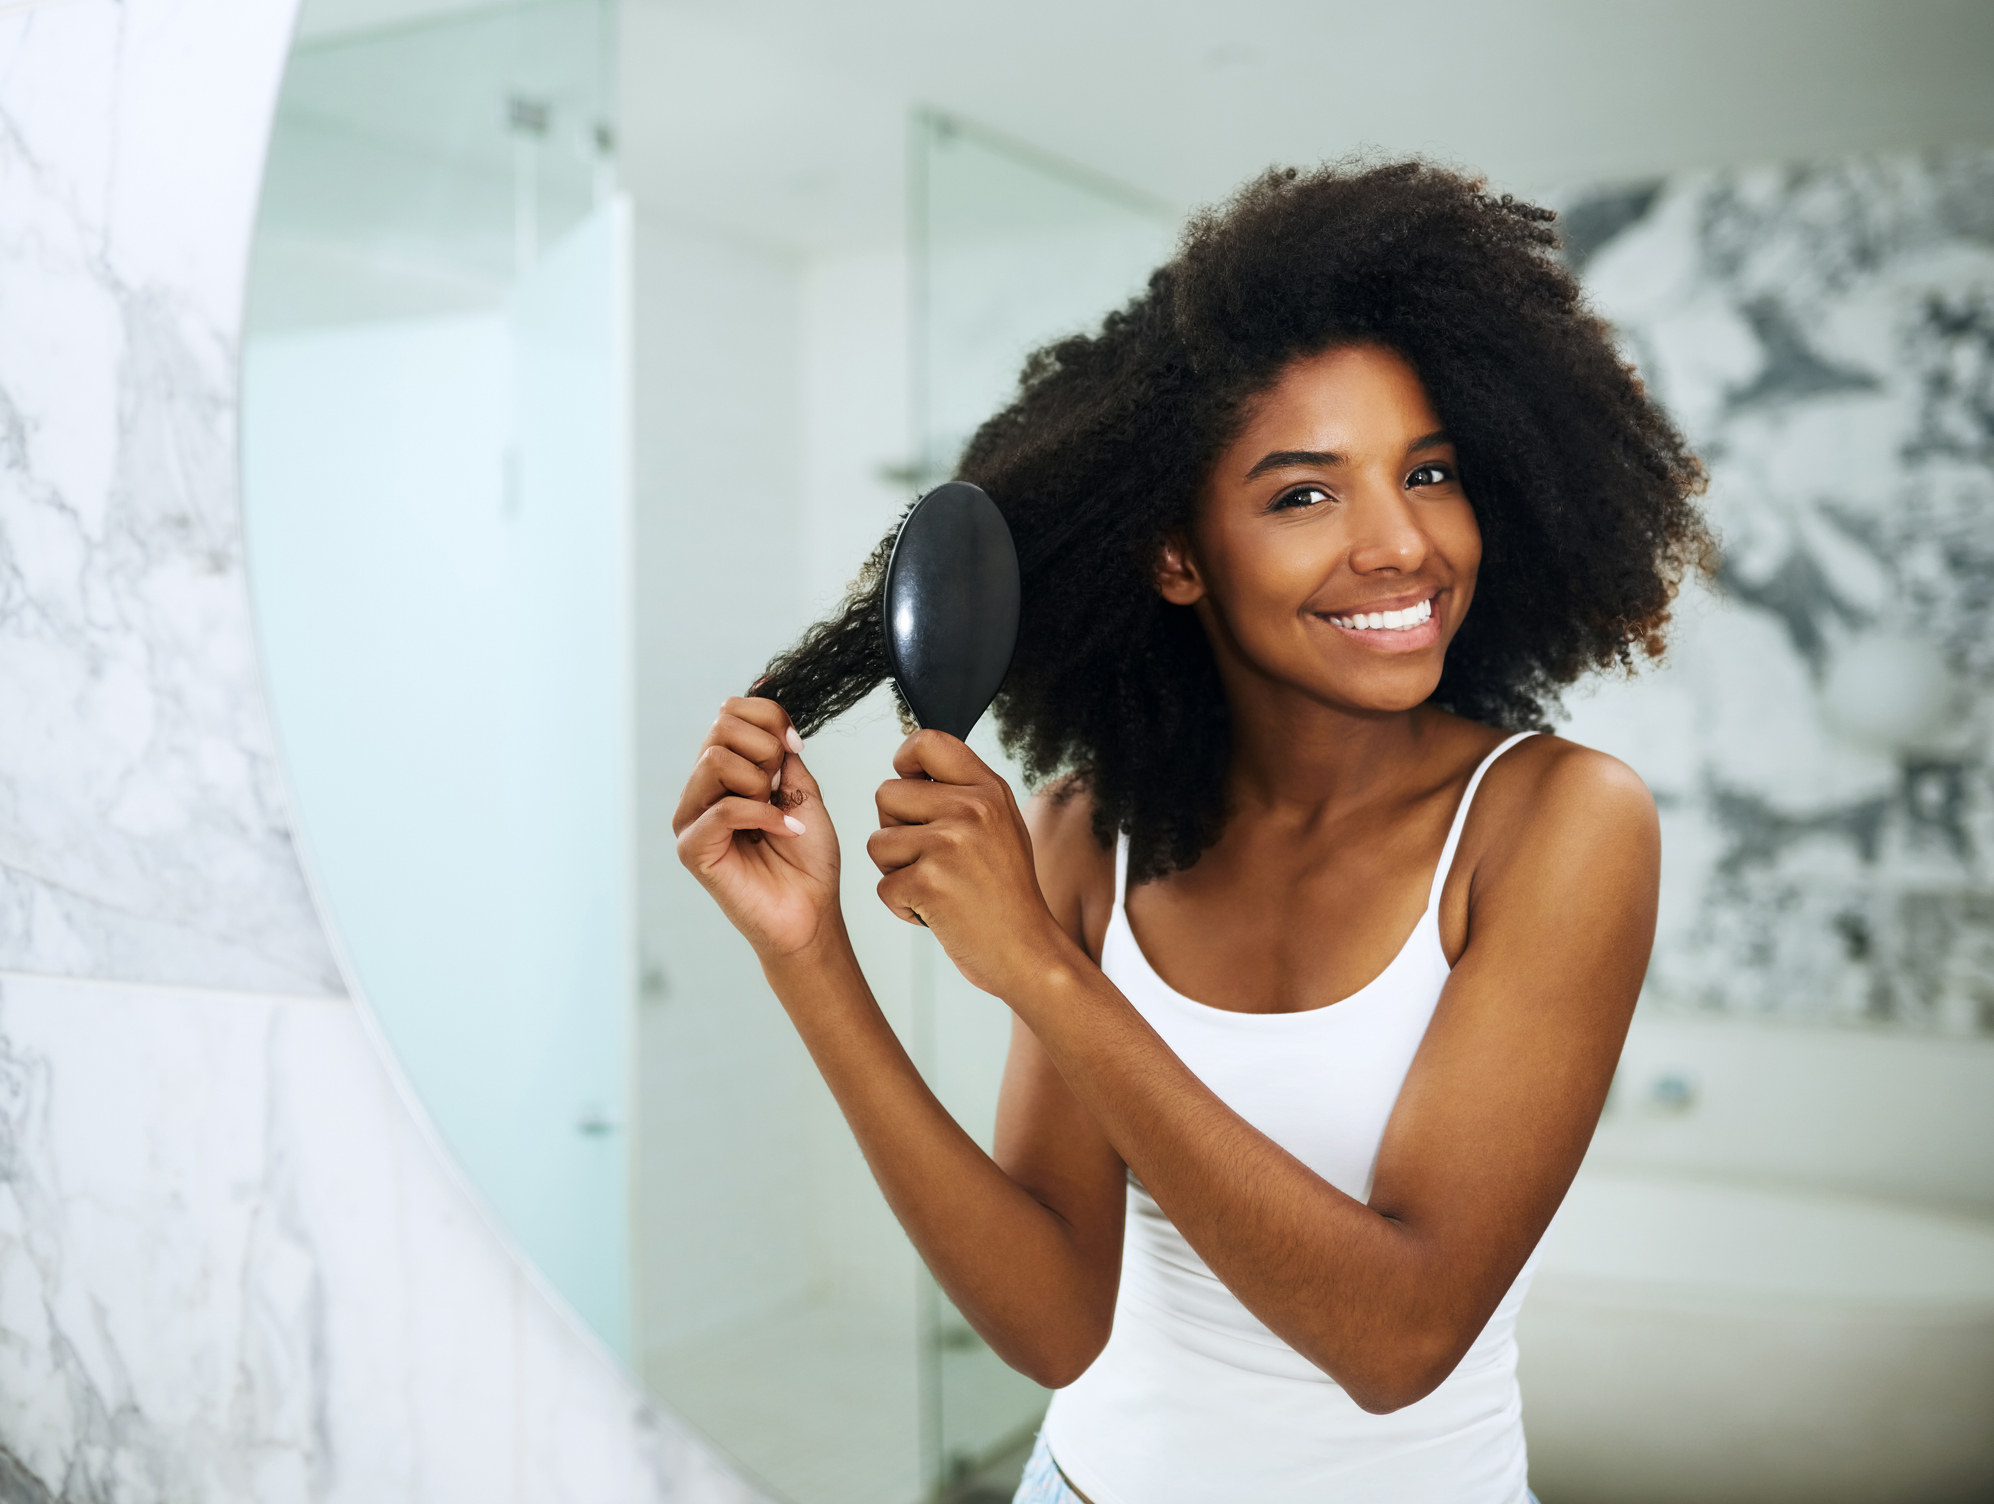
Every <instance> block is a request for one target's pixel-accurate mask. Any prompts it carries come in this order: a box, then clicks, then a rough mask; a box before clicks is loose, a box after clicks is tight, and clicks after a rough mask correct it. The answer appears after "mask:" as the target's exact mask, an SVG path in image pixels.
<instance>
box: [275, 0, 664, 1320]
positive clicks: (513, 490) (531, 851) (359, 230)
mask: <svg viewBox="0 0 1994 1504" xmlns="http://www.w3.org/2000/svg"><path fill="white" fill-rule="evenodd" d="M608 40H609V38H608V26H607V12H606V11H605V9H604V8H603V7H602V6H601V5H599V4H597V3H595V0H577V3H565V4H552V5H544V6H537V7H532V8H525V9H519V10H509V11H501V12H490V11H484V12H480V13H478V14H477V15H476V16H475V17H473V18H470V19H464V20H453V21H447V22H442V23H436V24H425V25H418V26H410V27H403V28H398V29H394V30H390V31H381V32H374V33H368V34H365V35H361V36H357V37H345V38H341V39H338V40H331V41H325V42H319V43H313V44H308V45H305V46H302V47H300V48H299V49H298V51H297V52H296V54H295V55H294V57H293V59H292V64H291V68H290V71H289V73H288V75H287V78H286V82H285V89H284V94H283V97H282V101H281V104H280V106H279V111H278V122H277V130H276V135H275V139H274V142H273V146H272V151H271V160H270V167H269V172H268V178H267V182H266V187H265V194H264V202H263V209H262V217H261V222H260V226H259V233H258V241H257V248H256V261H255V271H254V276H253V281H252V293H251V302H250V310H251V317H250V330H249V337H248V341H247V346H246V351H245V357H244V400H243V462H244V487H245V490H244V506H245V513H246V521H247V530H248V540H249V555H250V572H251V580H252V583H253V586H254V590H255V596H256V606H257V615H258V623H259V630H260V633H261V636H262V643H263V650H264V662H265V665H266V671H267V674H268V678H269V684H270V694H271V703H272V706H273V709H274V713H275V716H276V720H277V724H278V730H279V734H280V738H281V741H282V744H283V747H284V752H285V757H286V761H287V764H288V768H289V772H290V778H291V786H292V791H293V793H294V796H295V799H296V804H297V812H298V815H299V820H300V825H301V828H302V833H303V838H304V841H305V844H306V846H307V848H308V853H309V857H310V862H311V866H312V870H313V871H314V873H315V875H316V878H317V881H318V883H319V885H320V888H321V891H322V894H323V897H324V899H325V901H326V902H327V904H328V905H329V907H330V909H331V911H332V914H333V916H334V918H335V920H336V926H337V930H338V933H339V935H340V937H341V939H342V941H343V943H344V945H345V947H346V950H347V952H348V955H349V957H350V960H351V962H352V966H353V969H354V972H355V974H356V975H357V977H358V979H359V981H360V984H361V986H362V988H363V990H364V993H365V995H366V998H367V1001H368V1002H369V1003H370V1004H371V1005H372V1008H373V1011H374V1014H375V1016H376V1017H377V1018H378V1020H379V1022H380V1026H381V1028H382V1030H383V1032H384V1033H385V1034H386V1036H387V1038H388V1041H389V1042H390V1043H391V1044H392V1045H393V1047H394V1050H395V1054H396V1057H397V1059H398V1060H399V1061H400V1063H401V1066H402V1069H403V1070H404V1072H405V1073H406V1075H407V1077H408V1080H409V1082H410V1084H411V1085H412V1086H413V1087H414V1089H415V1091H416V1093H417V1094H418V1095H419V1096H420V1097H421V1099H422V1101H423V1104H424V1106H425V1107H426V1108H427V1110H428V1112H429V1114H430V1116H431V1118H432V1119H433V1121H434V1122H435V1124H436V1126H437V1128H438V1130H439V1131H440V1133H441V1134H442V1137H443V1138H444V1139H445V1141H446V1142H447V1143H448V1144H449V1146H450V1148H451V1150H452V1151H453V1152H454V1153H455V1155H456V1157H457V1160H458V1162H459V1163H460V1164H461V1165H462V1166H463V1168H464V1169H465V1171H466V1172H467V1174H468V1175H469V1177H470V1179H471V1180H472V1182H473V1183H474V1184H475V1185H476V1187H477V1188H478V1190H479V1191H480V1192H481V1193H482V1194H483V1196H484V1197H485V1199H486V1201H487V1202H488V1203H489V1205H490V1206H491V1207H492V1209H493V1210H494V1211H495V1212H496V1214H497V1215H498V1216H499V1218H500V1219H501V1220H502V1221H503V1223H504V1224H505V1225H506V1226H507V1227H508V1228H509V1229H510V1231H511V1232H512V1234H513V1235H514V1236H515V1237H516V1238H517V1239H518V1240H519V1243H520V1245H521V1246H522V1248H523V1249H524V1250H525V1252H526V1253H527V1254H528V1255H529V1256H530V1257H531V1258H532V1259H533V1261H534V1262H535V1264H536V1265H537V1266H538V1267H539V1268H540V1269H541V1270H542V1271H543V1272H544V1273H545V1274H546V1275H547V1276H548V1278H549V1279H550V1280H551V1281H552V1282H553V1283H554V1285H555V1286H556V1287H557V1288H558V1289H559V1290H560V1291H561V1292H562V1293H563V1294H564V1295H565V1296H566V1297H567V1298H568V1299H569V1300H570V1301H571V1302H572V1303H573V1305H574V1306H575V1308H576V1310H578V1311H579V1312H580V1313H581V1314H582V1316H583V1317H584V1318H585V1319H587V1320H588V1321H589V1323H590V1324H591V1325H592V1326H594V1327H595V1329H596V1330H597V1331H598V1332H600V1333H601V1334H602V1335H603V1336H604V1338H605V1339H607V1340H608V1341H609V1342H610V1344H611V1345H612V1346H614V1347H616V1348H617V1349H619V1350H621V1351H625V1352H626V1353H627V1351H628V1348H629V1324H630V1316H629V1295H628V1290H629V1284H630V1278H629V1237H628V1224H629V1214H628V1204H627V1203H628V1192H627V1183H628V1154H627V1150H626V1146H625V1140H626V1134H625V1131H624V1125H625V1121H626V1119H627V1116H628V1103H627V1101H626V1096H627V1092H626V1087H625V1077H626V1075H627V1072H628V1056H629V1050H628V1043H627V1036H628V1033H629V1019H630V1012H631V1006H632V998H633V991H634V988H633V984H632V980H631V977H630V975H629V973H630V971H631V969H632V966H631V960H632V957H633V955H634V942H633V939H632V923H631V913H632V905H633V899H632V892H631V875H630V874H631V868H632V862H631V856H630V851H629V839H630V837H629V832H630V829H631V816H630V792H629V790H630V782H631V779H630V770H629V747H630V741H631V734H630V727H629V692H628V679H629V646H628V638H629V631H628V624H627V609H628V591H627V589H626V586H625V578H626V575H627V571H628V548H627V543H626V534H627V531H628V526H627V497H626V494H625V489H626V488H625V484H624V472H625V464H624V448H625V438H624V418H623V413H624V408H625V395H624V389H625V376H624V357H623V348H624V336H623V326H624V323H625V308H624V301H625V299H624V294H623V288H624V285H625V280H626V274H625V265H626V261H627V253H626V249H625V242H626V240H627V215H626V214H625V212H624V211H623V209H622V206H621V205H620V204H619V203H618V202H617V201H616V200H615V199H614V197H613V195H612V192H611V189H612V181H611V178H610V175H609V168H608V164H607V160H606V157H605V155H604V152H605V149H606V147H607V144H608V139H609V138H608V133H607V129H606V127H605V125H604V122H605V120H606V119H607V115H606V111H607V108H608V103H609V101H608V92H607V87H606V74H605V69H604V67H603V61H604V58H605V55H606V52H605V49H606V46H607V43H608Z"/></svg>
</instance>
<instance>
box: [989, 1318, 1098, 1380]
mask: <svg viewBox="0 0 1994 1504" xmlns="http://www.w3.org/2000/svg"><path fill="white" fill-rule="evenodd" d="M1108 1332H1109V1327H1108V1326H1107V1325H1105V1324H1104V1325H1102V1326H1100V1327H1099V1329H1098V1330H1097V1329H1096V1328H1095V1326H1094V1324H1092V1323H1089V1324H1087V1325H1086V1326H1084V1327H1077V1328H1074V1329H1071V1330H1068V1331H1063V1332H1046V1333H1043V1334H1041V1337H1042V1340H1040V1341H1038V1342H1035V1343H1033V1344H1032V1345H1031V1347H1030V1350H1029V1351H1015V1352H1001V1351H1000V1352H999V1354H998V1356H999V1357H1001V1358H1002V1359H1003V1360H1004V1361H1005V1362H1006V1363H1007V1364H1009V1365H1010V1366H1011V1367H1012V1368H1015V1369H1016V1370H1017V1371H1018V1372H1019V1373H1021V1374H1023V1375H1024V1376H1025V1377H1026V1378H1028V1379H1030V1380H1031V1381H1032V1382H1033V1383H1034V1384H1037V1385H1039V1386H1040V1387H1041V1388H1044V1389H1064V1388H1065V1387H1066V1386H1067V1385H1068V1384H1071V1383H1072V1382H1073V1381H1074V1380H1075V1379H1077V1378H1079V1377H1080V1376H1081V1375H1082V1374H1083V1373H1085V1372H1086V1371H1087V1370H1088V1369H1090V1368H1092V1367H1093V1366H1094V1360H1095V1359H1096V1358H1098V1357H1100V1356H1101V1349H1102V1348H1104V1347H1106V1346H1107V1345H1108Z"/></svg>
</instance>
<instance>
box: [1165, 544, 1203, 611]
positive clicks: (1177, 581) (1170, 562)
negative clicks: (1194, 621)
mask: <svg viewBox="0 0 1994 1504" xmlns="http://www.w3.org/2000/svg"><path fill="white" fill-rule="evenodd" d="M1156 593H1157V594H1158V595H1160V596H1162V597H1163V598H1164V599H1165V600H1166V601H1168V602H1170V604H1171V605H1173V606H1188V605H1190V604H1192V603H1193V602H1194V601H1200V600H1203V599H1204V597H1205V577H1204V575H1203V574H1202V573H1201V572H1200V571H1199V569H1198V561H1197V559H1196V558H1194V557H1193V556H1192V553H1191V544H1190V541H1189V540H1188V539H1187V538H1185V537H1184V535H1183V534H1182V533H1171V534H1170V535H1169V536H1167V537H1166V538H1165V539H1164V540H1163V547H1162V548H1161V549H1159V550H1158V551H1157V555H1156Z"/></svg>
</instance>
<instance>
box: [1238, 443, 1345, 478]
mask: <svg viewBox="0 0 1994 1504" xmlns="http://www.w3.org/2000/svg"><path fill="white" fill-rule="evenodd" d="M1342 463H1343V456H1342V455H1340V454H1338V453H1337V452H1336V451H1335V450H1334V449H1277V450H1275V451H1274V452H1273V453H1272V454H1263V455H1262V456H1261V457H1260V461H1259V463H1258V464H1256V465H1255V466H1254V467H1253V468H1252V469H1251V470H1249V471H1247V472H1246V478H1247V479H1248V480H1252V479H1253V477H1254V476H1256V475H1265V474H1266V473H1267V472H1268V471H1269V470H1288V469H1292V468H1294V467H1295V466H1297V465H1314V466H1319V467H1321V468H1323V469H1328V468H1330V467H1331V466H1335V465H1340V464H1342Z"/></svg>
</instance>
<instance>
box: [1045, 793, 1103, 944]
mask: <svg viewBox="0 0 1994 1504" xmlns="http://www.w3.org/2000/svg"><path fill="white" fill-rule="evenodd" d="M1025 826H1026V828H1027V829H1028V830H1029V831H1030V832H1031V836H1032V856H1033V860H1034V861H1035V863H1036V864H1037V867H1038V876H1039V890H1040V891H1041V892H1043V893H1044V894H1045V900H1046V904H1047V906H1048V907H1049V908H1051V910H1052V912H1053V915H1054V916H1055V917H1056V918H1057V919H1058V920H1059V922H1060V925H1061V926H1062V927H1063V928H1064V929H1066V931H1067V932H1068V933H1069V934H1071V935H1073V936H1074V938H1075V939H1077V940H1079V941H1080V942H1081V943H1082V944H1083V945H1085V946H1086V948H1087V952H1088V954H1089V955H1094V956H1098V955H1099V953H1100V940H1101V935H1102V933H1103V932H1104V931H1105V930H1106V928H1107V915H1108V911H1109V910H1110V909H1112V908H1113V906H1114V888H1115V854H1114V852H1113V851H1112V850H1109V849H1107V848H1104V847H1103V846H1102V845H1101V843H1100V842H1099V841H1097V840H1096V839H1095V838H1094V797H1093V795H1092V794H1091V793H1089V792H1088V789H1087V785H1086V783H1085V782H1084V781H1083V780H1080V779H1077V778H1073V777H1067V778H1062V779H1060V780H1058V781H1057V782H1056V783H1049V784H1047V785H1046V786H1045V787H1044V788H1042V789H1040V790H1039V791H1038V792H1037V793H1036V794H1034V795H1032V798H1031V802H1030V803H1029V804H1027V805H1026V806H1025Z"/></svg>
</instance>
